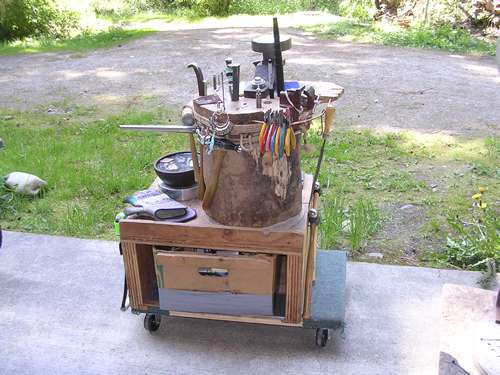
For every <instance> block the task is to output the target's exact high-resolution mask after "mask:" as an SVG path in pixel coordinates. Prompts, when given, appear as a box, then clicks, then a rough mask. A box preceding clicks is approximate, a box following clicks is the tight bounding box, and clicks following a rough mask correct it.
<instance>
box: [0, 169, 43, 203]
mask: <svg viewBox="0 0 500 375" xmlns="http://www.w3.org/2000/svg"><path fill="white" fill-rule="evenodd" d="M4 182H5V186H7V187H8V188H9V189H11V190H13V191H15V192H16V193H19V194H24V195H30V196H32V197H34V196H37V195H38V194H39V193H40V191H41V190H42V189H43V188H44V187H45V186H47V183H46V182H45V181H44V180H42V179H41V178H39V177H37V176H35V175H32V174H29V173H24V172H12V173H9V174H8V175H7V176H5V177H4Z"/></svg>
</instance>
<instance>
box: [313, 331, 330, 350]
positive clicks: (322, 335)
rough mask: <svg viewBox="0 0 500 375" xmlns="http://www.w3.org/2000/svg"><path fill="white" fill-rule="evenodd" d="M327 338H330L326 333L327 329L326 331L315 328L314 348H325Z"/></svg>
mask: <svg viewBox="0 0 500 375" xmlns="http://www.w3.org/2000/svg"><path fill="white" fill-rule="evenodd" d="M329 338H330V334H329V332H328V329H326V328H317V329H316V346H319V347H320V348H324V347H325V346H326V343H327V342H328V339H329Z"/></svg>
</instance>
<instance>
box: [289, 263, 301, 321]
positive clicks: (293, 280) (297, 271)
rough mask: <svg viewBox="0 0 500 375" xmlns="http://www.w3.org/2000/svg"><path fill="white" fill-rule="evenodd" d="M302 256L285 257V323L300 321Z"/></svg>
mask: <svg viewBox="0 0 500 375" xmlns="http://www.w3.org/2000/svg"><path fill="white" fill-rule="evenodd" d="M302 275H303V272H302V256H301V255H287V257H286V279H287V280H286V310H285V322H286V323H300V322H301V321H302V304H303V288H302V280H303V279H302Z"/></svg>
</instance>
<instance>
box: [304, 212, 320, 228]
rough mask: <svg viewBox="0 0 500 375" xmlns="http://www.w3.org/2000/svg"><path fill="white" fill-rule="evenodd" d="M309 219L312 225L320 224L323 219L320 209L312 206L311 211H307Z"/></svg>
mask: <svg viewBox="0 0 500 375" xmlns="http://www.w3.org/2000/svg"><path fill="white" fill-rule="evenodd" d="M307 219H308V220H309V223H310V224H311V225H318V224H319V222H320V220H321V218H320V216H319V212H318V210H316V209H315V208H310V209H309V212H308V213H307Z"/></svg>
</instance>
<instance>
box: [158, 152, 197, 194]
mask: <svg viewBox="0 0 500 375" xmlns="http://www.w3.org/2000/svg"><path fill="white" fill-rule="evenodd" d="M154 169H155V172H156V175H157V176H158V177H159V178H160V179H161V180H162V181H163V183H165V184H166V185H168V186H171V187H174V188H184V187H190V186H193V185H194V184H195V181H194V169H193V161H192V158H191V152H190V151H181V152H174V153H172V154H168V155H165V156H162V157H161V158H159V159H158V160H156V161H155V163H154Z"/></svg>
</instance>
